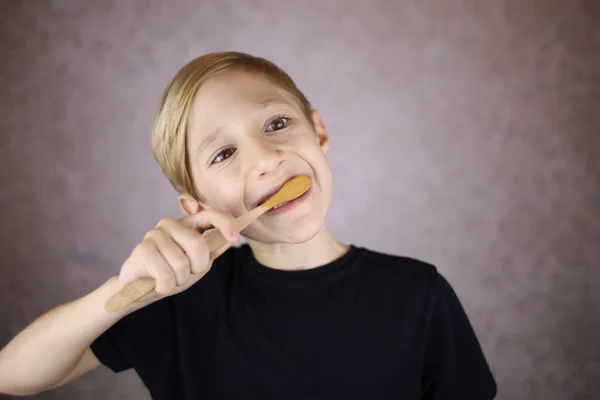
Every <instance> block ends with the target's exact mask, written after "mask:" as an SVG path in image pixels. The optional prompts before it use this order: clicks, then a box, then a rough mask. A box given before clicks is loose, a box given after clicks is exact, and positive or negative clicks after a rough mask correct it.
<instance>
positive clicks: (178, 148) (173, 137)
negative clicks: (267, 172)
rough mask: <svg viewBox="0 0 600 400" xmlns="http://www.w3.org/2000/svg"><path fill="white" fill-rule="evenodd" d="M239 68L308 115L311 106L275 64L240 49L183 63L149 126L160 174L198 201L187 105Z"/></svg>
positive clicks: (188, 107)
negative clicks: (219, 77)
mask: <svg viewBox="0 0 600 400" xmlns="http://www.w3.org/2000/svg"><path fill="white" fill-rule="evenodd" d="M233 69H236V70H241V71H246V72H251V73H258V74H262V75H264V76H266V77H267V78H269V79H270V80H271V81H272V82H274V83H275V84H276V85H278V86H279V87H281V88H282V89H284V90H286V91H287V92H288V93H290V94H291V95H292V96H293V97H294V98H295V99H296V101H297V102H298V104H299V105H300V107H301V109H302V111H303V113H304V114H305V116H306V118H307V119H308V120H309V121H310V122H311V123H312V120H311V118H310V113H311V105H310V102H309V101H308V100H307V99H306V97H305V96H304V94H302V92H301V91H300V90H299V89H298V88H297V87H296V84H295V83H294V81H293V80H292V79H291V78H290V77H289V76H288V75H287V74H286V73H285V72H284V71H283V70H282V69H281V68H279V67H278V66H277V65H275V64H274V63H272V62H271V61H268V60H265V59H263V58H260V57H254V56H251V55H249V54H245V53H240V52H231V51H230V52H217V53H209V54H206V55H203V56H200V57H198V58H196V59H194V60H192V61H190V62H189V63H188V64H186V65H185V66H183V68H181V69H180V70H179V72H177V74H176V75H175V77H174V78H173V79H172V80H171V82H170V83H169V85H168V86H167V88H166V90H165V91H164V93H163V95H162V97H161V100H160V103H159V106H158V110H157V111H156V115H155V117H154V125H153V128H152V152H153V153H154V157H155V158H156V161H158V164H159V165H160V168H161V169H162V171H163V173H164V174H165V175H166V177H167V178H168V179H169V181H170V182H171V184H172V185H173V187H174V188H175V189H176V190H177V191H178V192H180V193H181V192H185V193H188V194H190V195H192V196H193V197H194V198H196V199H197V200H200V199H201V197H200V194H199V193H198V190H197V189H196V187H195V185H194V182H193V179H192V174H191V171H190V161H189V157H188V151H187V146H186V142H187V140H186V136H187V122H188V118H189V113H190V107H191V104H192V101H193V99H194V96H195V95H196V92H197V91H198V89H199V88H200V86H201V85H202V84H203V83H205V82H206V81H208V80H209V79H210V78H212V77H214V76H215V75H216V74H218V73H220V72H223V71H226V70H233Z"/></svg>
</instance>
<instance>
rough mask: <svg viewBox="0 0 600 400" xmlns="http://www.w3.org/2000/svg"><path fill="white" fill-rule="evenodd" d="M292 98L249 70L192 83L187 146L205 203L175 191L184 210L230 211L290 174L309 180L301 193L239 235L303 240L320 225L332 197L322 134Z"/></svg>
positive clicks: (239, 210) (240, 209) (243, 208)
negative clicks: (195, 86)
mask: <svg viewBox="0 0 600 400" xmlns="http://www.w3.org/2000/svg"><path fill="white" fill-rule="evenodd" d="M312 119H313V123H314V125H315V127H314V128H313V126H312V125H311V123H310V122H309V121H308V120H307V119H306V116H305V115H304V113H303V112H302V109H301V107H300V106H299V105H298V103H297V102H296V101H295V100H294V97H293V96H292V95H290V94H289V93H288V92H286V91H285V90H284V89H282V88H280V87H279V86H277V85H275V84H274V83H272V82H271V81H270V80H269V79H268V78H266V77H264V76H262V75H260V74H254V73H248V72H238V71H227V72H225V73H221V74H219V75H217V76H216V77H214V78H212V79H210V80H209V81H208V82H206V83H205V84H203V85H202V86H201V87H200V89H199V90H198V92H197V94H196V97H195V98H194V101H193V103H192V107H191V110H190V118H189V122H188V137H187V149H188V157H189V159H190V167H191V171H192V176H193V179H194V184H195V185H196V187H197V188H198V191H199V192H200V194H201V196H202V201H203V203H196V202H195V201H193V200H192V199H191V197H190V196H187V195H183V196H181V197H180V204H182V207H183V208H184V210H185V211H187V212H197V211H198V210H200V209H202V208H212V207H214V208H218V209H220V210H222V211H224V212H226V213H228V214H231V215H232V216H234V217H238V216H240V215H242V214H244V213H245V212H247V211H249V210H251V209H253V208H254V207H256V205H257V204H258V202H259V201H260V200H262V199H263V198H264V197H265V196H266V195H267V194H269V193H272V192H273V191H276V190H277V189H278V188H280V187H281V185H282V184H283V183H285V182H287V181H288V180H289V179H291V178H292V177H294V176H296V175H308V176H309V177H310V178H311V181H312V185H311V189H310V190H309V192H307V194H306V195H304V196H303V197H302V198H301V199H299V200H298V201H296V202H294V203H293V204H290V205H289V206H288V207H282V209H280V210H272V211H271V212H269V213H267V214H263V215H262V216H261V217H259V218H258V219H257V220H256V221H255V222H253V223H252V224H251V225H250V226H249V227H248V228H246V229H245V230H244V236H246V237H247V238H249V239H253V240H257V241H260V242H271V243H302V242H305V241H307V240H309V239H311V238H312V237H314V236H315V235H316V234H317V233H318V232H319V230H320V229H321V227H322V225H323V223H324V221H325V215H326V212H327V208H328V207H329V204H330V201H331V192H332V174H331V167H330V164H329V162H328V160H327V158H326V153H327V150H328V146H329V144H328V136H327V134H326V131H325V127H324V125H323V122H322V120H321V117H320V115H319V114H318V112H316V111H313V113H312Z"/></svg>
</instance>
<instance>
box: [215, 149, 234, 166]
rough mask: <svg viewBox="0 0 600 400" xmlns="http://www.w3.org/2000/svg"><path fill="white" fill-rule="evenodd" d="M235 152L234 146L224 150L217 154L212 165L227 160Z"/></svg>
mask: <svg viewBox="0 0 600 400" xmlns="http://www.w3.org/2000/svg"><path fill="white" fill-rule="evenodd" d="M233 153H235V149H233V148H229V149H225V150H223V151H222V152H220V153H219V154H217V156H216V157H215V158H214V160H213V161H212V162H211V163H210V165H213V164H218V163H220V162H223V161H225V160H227V159H228V158H229V157H231V156H232V155H233Z"/></svg>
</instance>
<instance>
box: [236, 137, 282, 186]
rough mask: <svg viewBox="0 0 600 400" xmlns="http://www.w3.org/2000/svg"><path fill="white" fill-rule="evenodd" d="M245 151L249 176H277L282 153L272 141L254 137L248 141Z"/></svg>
mask: <svg viewBox="0 0 600 400" xmlns="http://www.w3.org/2000/svg"><path fill="white" fill-rule="evenodd" d="M249 145H250V146H249V148H248V151H247V153H246V154H247V157H248V163H249V164H248V165H249V173H250V176H251V177H252V178H254V179H261V178H269V177H272V176H278V175H279V174H280V172H281V164H282V163H283V161H284V159H285V158H284V153H283V151H281V149H279V148H277V146H276V145H275V144H273V143H268V142H267V141H265V140H261V139H259V138H256V139H254V140H252V141H251V143H249Z"/></svg>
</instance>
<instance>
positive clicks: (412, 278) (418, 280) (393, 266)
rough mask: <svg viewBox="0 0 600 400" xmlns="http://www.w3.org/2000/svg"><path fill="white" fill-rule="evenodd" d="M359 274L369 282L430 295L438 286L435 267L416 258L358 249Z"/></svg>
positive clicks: (363, 248)
mask: <svg viewBox="0 0 600 400" xmlns="http://www.w3.org/2000/svg"><path fill="white" fill-rule="evenodd" d="M358 250H359V252H360V257H359V260H360V265H359V269H360V274H361V275H362V276H363V277H364V278H365V279H368V280H369V281H373V282H378V283H380V284H382V285H390V286H393V287H395V288H397V289H398V288H410V289H411V290H419V291H422V292H423V293H431V292H432V291H434V290H435V289H436V287H437V285H438V284H439V282H438V280H439V279H440V277H441V276H440V274H439V272H438V269H437V267H436V266H435V265H433V264H432V263H430V262H428V261H424V260H420V259H417V258H413V257H409V256H403V255H394V254H389V253H384V252H380V251H374V250H370V249H368V248H365V247H358Z"/></svg>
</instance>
